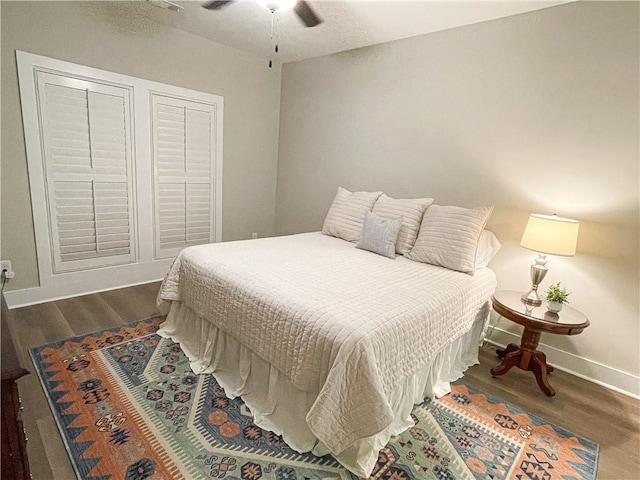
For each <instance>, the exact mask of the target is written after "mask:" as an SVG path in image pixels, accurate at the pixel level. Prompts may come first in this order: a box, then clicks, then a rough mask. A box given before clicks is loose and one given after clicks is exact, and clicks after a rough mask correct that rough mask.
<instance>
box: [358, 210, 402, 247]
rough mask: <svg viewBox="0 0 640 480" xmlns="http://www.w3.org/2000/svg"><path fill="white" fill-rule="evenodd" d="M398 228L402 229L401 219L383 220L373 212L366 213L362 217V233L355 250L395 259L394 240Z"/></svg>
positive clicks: (396, 237) (398, 230) (396, 217)
mask: <svg viewBox="0 0 640 480" xmlns="http://www.w3.org/2000/svg"><path fill="white" fill-rule="evenodd" d="M400 227H402V217H399V216H394V217H392V218H385V217H381V216H380V215H376V214H375V213H373V212H367V213H365V215H364V223H363V224H362V232H361V233H360V240H358V243H357V244H356V248H361V249H362V250H368V251H370V252H373V253H377V254H378V255H384V256H385V257H389V258H396V240H397V239H398V233H399V232H400Z"/></svg>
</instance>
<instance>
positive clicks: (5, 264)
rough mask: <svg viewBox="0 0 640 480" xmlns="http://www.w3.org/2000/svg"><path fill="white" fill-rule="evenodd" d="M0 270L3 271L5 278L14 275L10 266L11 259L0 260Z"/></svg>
mask: <svg viewBox="0 0 640 480" xmlns="http://www.w3.org/2000/svg"><path fill="white" fill-rule="evenodd" d="M5 270H6V272H5ZM0 272H3V273H4V276H5V277H6V278H13V277H15V275H16V274H15V273H14V272H13V269H12V268H11V260H2V261H0Z"/></svg>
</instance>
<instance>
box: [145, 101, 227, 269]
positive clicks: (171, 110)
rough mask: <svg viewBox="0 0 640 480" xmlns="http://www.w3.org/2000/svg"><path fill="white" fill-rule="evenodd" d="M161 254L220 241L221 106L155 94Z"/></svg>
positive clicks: (157, 231) (157, 227)
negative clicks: (217, 135) (217, 133)
mask: <svg viewBox="0 0 640 480" xmlns="http://www.w3.org/2000/svg"><path fill="white" fill-rule="evenodd" d="M152 106H153V107H152V108H153V118H152V130H153V144H154V148H153V152H154V172H155V182H154V190H155V193H154V194H155V205H156V214H155V221H156V225H155V236H156V239H155V258H157V259H159V258H168V257H171V256H175V255H176V254H177V253H178V252H179V251H180V250H181V249H182V248H184V247H187V246H190V245H198V244H202V243H210V242H213V241H214V238H215V235H214V218H213V215H214V211H215V206H214V202H213V198H214V195H213V193H214V186H213V185H214V179H213V171H214V162H215V151H216V150H215V144H214V140H213V139H214V136H213V129H214V127H215V121H216V117H215V113H216V112H215V107H214V106H213V105H208V104H204V103H198V102H191V101H187V100H183V99H179V98H173V97H167V96H164V95H156V94H152Z"/></svg>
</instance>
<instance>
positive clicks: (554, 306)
mask: <svg viewBox="0 0 640 480" xmlns="http://www.w3.org/2000/svg"><path fill="white" fill-rule="evenodd" d="M569 295H571V292H567V291H566V290H565V288H564V287H563V286H562V285H561V284H560V282H558V283H554V284H552V285H551V286H550V287H549V288H548V289H547V296H546V297H545V299H546V300H547V309H548V310H549V311H550V312H551V313H558V312H559V311H560V310H562V305H564V304H565V303H569V301H568V300H567V297H568V296H569Z"/></svg>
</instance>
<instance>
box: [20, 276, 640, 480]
mask: <svg viewBox="0 0 640 480" xmlns="http://www.w3.org/2000/svg"><path fill="white" fill-rule="evenodd" d="M158 288H159V283H158V282H155V283H150V284H145V285H138V286H135V287H128V288H123V289H118V290H113V291H110V292H102V293H97V294H93V295H87V296H83V297H76V298H74V299H67V300H59V301H56V302H50V303H46V304H42V305H34V306H31V307H23V308H20V309H15V310H11V311H10V315H9V318H8V324H9V331H10V333H11V335H12V337H13V340H14V343H15V345H16V350H17V351H18V355H19V357H20V359H21V361H22V362H23V363H22V364H23V365H25V366H27V368H29V369H30V370H31V371H32V372H34V370H33V366H32V364H31V360H30V357H29V354H28V350H29V348H31V347H34V346H37V345H42V344H44V343H48V342H52V341H57V340H63V339H65V338H70V337H73V336H76V335H81V334H85V333H91V332H94V331H97V330H101V329H105V328H111V327H114V326H116V325H121V324H123V323H130V322H132V321H135V320H138V319H142V318H148V317H151V316H153V315H157V313H158V312H157V309H156V305H155V299H156V294H157V292H158ZM497 363H499V362H498V359H497V358H496V355H495V349H493V348H491V347H489V348H483V349H482V350H481V351H480V364H479V365H476V366H474V367H472V368H470V369H469V370H468V371H467V373H466V374H465V381H466V382H467V383H468V384H470V385H472V386H474V387H476V388H478V389H479V390H481V391H483V392H485V393H486V394H489V395H493V396H496V397H499V398H501V399H502V400H504V401H507V402H509V403H512V404H514V405H516V406H518V407H520V408H522V409H523V410H525V411H527V412H530V413H533V414H535V415H538V416H539V417H542V418H544V419H546V420H548V421H550V422H552V423H555V424H556V425H558V426H561V427H563V428H565V429H567V430H569V431H571V432H574V433H575V434H577V435H581V436H583V437H585V438H588V439H590V440H593V441H595V442H597V443H598V444H599V445H600V459H599V467H598V476H597V478H598V480H607V479H611V480H640V401H638V400H635V399H633V398H630V397H627V396H625V395H622V394H620V393H617V392H614V391H612V390H608V389H606V388H604V387H602V386H600V385H596V384H593V383H591V382H588V381H586V380H584V379H582V378H578V377H575V376H573V375H570V374H568V373H566V372H562V371H558V370H557V371H555V372H554V373H553V374H551V375H550V382H551V384H552V385H553V387H554V388H555V389H556V390H557V392H558V393H557V394H556V396H555V397H547V396H546V395H544V394H543V393H542V392H541V391H540V389H539V388H538V386H537V384H536V382H535V378H534V377H533V375H532V374H531V372H524V371H522V370H520V369H518V368H513V369H512V370H511V371H509V373H507V374H506V375H504V376H501V377H498V378H492V377H491V374H490V373H489V370H490V369H491V367H494V366H495V365H497ZM19 382H20V383H19V388H20V393H21V396H22V397H23V401H24V407H25V410H24V412H25V429H26V431H27V435H28V436H29V438H30V440H29V444H28V452H29V459H30V461H31V463H32V470H33V472H34V475H33V478H34V479H36V480H41V479H42V480H49V479H53V480H57V479H65V480H66V479H70V478H73V477H69V475H70V470H69V468H71V467H70V463H69V461H68V458H62V459H61V458H60V457H61V456H62V454H61V452H62V451H63V449H64V444H63V442H62V439H61V437H60V435H59V434H58V432H57V430H56V428H55V421H54V420H53V416H52V414H51V411H50V410H49V408H48V404H47V401H46V398H45V395H44V393H43V390H42V387H41V385H40V382H39V380H38V379H37V377H36V375H35V373H32V375H28V376H26V377H23V378H22V379H20V380H19ZM54 434H55V435H54ZM48 442H53V443H48ZM45 445H46V448H45ZM54 459H55V460H54ZM57 460H60V461H57Z"/></svg>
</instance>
